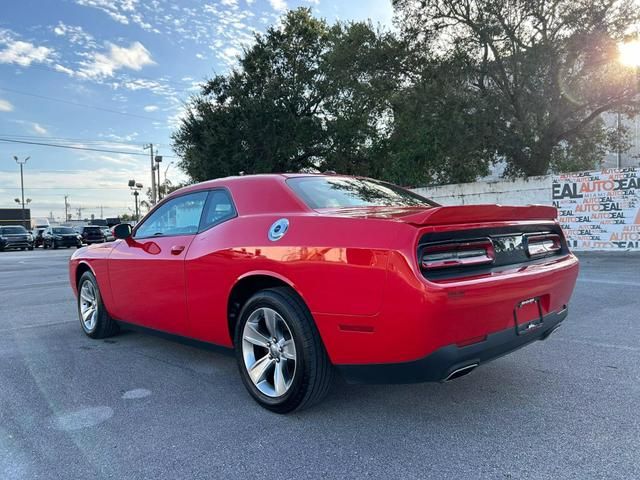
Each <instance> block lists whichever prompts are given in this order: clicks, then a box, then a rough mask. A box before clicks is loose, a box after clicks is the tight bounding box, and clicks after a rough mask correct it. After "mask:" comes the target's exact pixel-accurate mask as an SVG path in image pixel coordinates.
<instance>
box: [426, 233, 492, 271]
mask: <svg viewBox="0 0 640 480" xmlns="http://www.w3.org/2000/svg"><path fill="white" fill-rule="evenodd" d="M495 258H496V252H495V250H494V248H493V243H492V242H491V240H489V239H488V238H487V239H482V240H470V241H468V242H451V243H439V244H436V245H427V246H425V247H424V249H423V250H422V259H421V260H420V264H421V265H422V268H424V269H425V270H435V269H439V268H450V267H470V266H473V265H486V264H489V263H493V261H494V260H495Z"/></svg>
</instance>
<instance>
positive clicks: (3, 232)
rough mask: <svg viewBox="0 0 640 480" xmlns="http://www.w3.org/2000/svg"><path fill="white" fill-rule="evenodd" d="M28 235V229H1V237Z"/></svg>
mask: <svg viewBox="0 0 640 480" xmlns="http://www.w3.org/2000/svg"><path fill="white" fill-rule="evenodd" d="M24 233H27V229H26V228H24V227H2V228H0V235H16V234H18V235H19V234H24Z"/></svg>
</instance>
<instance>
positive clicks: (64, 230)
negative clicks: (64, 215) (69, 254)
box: [51, 227, 76, 235]
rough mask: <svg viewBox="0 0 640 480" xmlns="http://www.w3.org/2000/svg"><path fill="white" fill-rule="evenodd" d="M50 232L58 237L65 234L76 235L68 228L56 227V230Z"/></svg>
mask: <svg viewBox="0 0 640 480" xmlns="http://www.w3.org/2000/svg"><path fill="white" fill-rule="evenodd" d="M51 231H52V232H53V233H58V234H60V235H63V234H67V233H76V232H75V231H74V230H73V228H69V227H56V228H52V229H51Z"/></svg>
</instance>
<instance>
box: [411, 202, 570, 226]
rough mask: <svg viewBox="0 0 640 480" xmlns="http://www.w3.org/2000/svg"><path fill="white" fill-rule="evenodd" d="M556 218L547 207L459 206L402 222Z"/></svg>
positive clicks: (414, 215) (426, 212) (425, 212)
mask: <svg viewBox="0 0 640 480" xmlns="http://www.w3.org/2000/svg"><path fill="white" fill-rule="evenodd" d="M557 217H558V210H557V209H556V207H549V206H547V205H527V206H522V207H517V206H510V205H491V204H488V205H460V206H451V207H434V208H430V209H428V210H422V211H419V212H415V213H411V214H409V215H405V216H403V217H402V221H403V222H406V223H411V224H413V225H446V224H457V223H482V222H503V221H527V220H555V219H556V218H557Z"/></svg>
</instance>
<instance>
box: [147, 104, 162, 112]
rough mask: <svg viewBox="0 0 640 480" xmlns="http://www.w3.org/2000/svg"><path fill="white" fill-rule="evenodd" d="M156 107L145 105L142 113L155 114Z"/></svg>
mask: <svg viewBox="0 0 640 480" xmlns="http://www.w3.org/2000/svg"><path fill="white" fill-rule="evenodd" d="M158 108H159V107H158V106H157V105H145V107H144V111H145V112H155V111H156V110H158Z"/></svg>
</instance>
